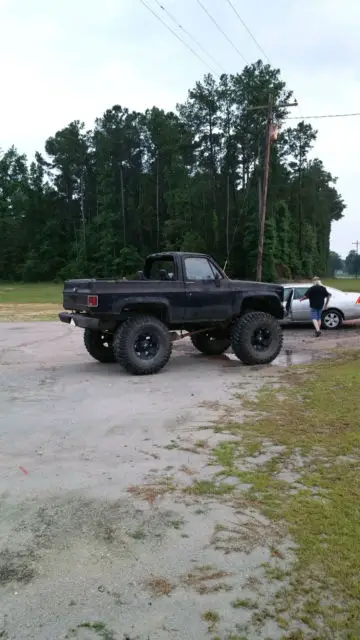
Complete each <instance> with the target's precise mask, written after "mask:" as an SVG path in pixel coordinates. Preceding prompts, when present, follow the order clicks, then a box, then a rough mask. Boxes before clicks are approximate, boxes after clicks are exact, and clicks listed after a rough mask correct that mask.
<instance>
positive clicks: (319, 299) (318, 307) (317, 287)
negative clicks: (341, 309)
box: [300, 276, 331, 337]
mask: <svg viewBox="0 0 360 640" xmlns="http://www.w3.org/2000/svg"><path fill="white" fill-rule="evenodd" d="M330 298H331V293H329V292H328V290H327V289H326V287H324V286H323V285H322V284H321V280H320V278H318V277H317V276H315V277H314V278H313V285H312V287H310V288H309V289H308V290H307V292H306V293H305V295H304V296H303V297H302V298H300V302H303V300H309V304H310V312H311V319H312V322H313V325H314V327H315V335H316V336H317V337H319V336H320V335H321V314H322V312H323V311H324V310H325V309H326V308H327V306H328V304H329V300H330Z"/></svg>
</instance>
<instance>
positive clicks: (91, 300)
mask: <svg viewBox="0 0 360 640" xmlns="http://www.w3.org/2000/svg"><path fill="white" fill-rule="evenodd" d="M97 306H98V297H97V296H88V307H97Z"/></svg>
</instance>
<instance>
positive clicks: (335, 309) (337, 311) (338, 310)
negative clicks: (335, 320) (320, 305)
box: [323, 307, 345, 320]
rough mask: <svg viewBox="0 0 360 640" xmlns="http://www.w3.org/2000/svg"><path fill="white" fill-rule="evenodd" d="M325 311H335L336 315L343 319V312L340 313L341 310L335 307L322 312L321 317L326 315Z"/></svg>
mask: <svg viewBox="0 0 360 640" xmlns="http://www.w3.org/2000/svg"><path fill="white" fill-rule="evenodd" d="M326 311H336V313H338V314H339V315H340V316H341V317H342V319H343V320H344V319H345V315H344V313H343V311H341V309H337V307H328V308H327V309H326V310H325V311H323V315H324V313H326Z"/></svg>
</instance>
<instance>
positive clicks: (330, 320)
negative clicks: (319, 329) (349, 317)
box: [323, 311, 340, 329]
mask: <svg viewBox="0 0 360 640" xmlns="http://www.w3.org/2000/svg"><path fill="white" fill-rule="evenodd" d="M323 323H324V325H325V327H327V328H328V329H336V327H338V326H339V324H340V318H339V315H338V314H337V313H335V312H334V311H330V312H329V313H326V314H325V315H324V319H323Z"/></svg>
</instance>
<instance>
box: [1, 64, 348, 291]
mask: <svg viewBox="0 0 360 640" xmlns="http://www.w3.org/2000/svg"><path fill="white" fill-rule="evenodd" d="M269 93H271V94H272V96H273V99H274V102H275V104H276V103H279V102H281V103H282V104H286V103H287V102H289V101H290V100H291V96H292V94H291V91H289V90H288V89H287V87H286V85H285V83H284V82H283V81H282V79H281V76H280V72H279V70H277V69H272V68H271V67H270V66H269V65H264V64H263V63H262V62H260V61H258V62H256V63H254V64H252V65H249V66H247V67H245V69H244V70H243V72H242V73H240V74H236V75H225V74H224V75H223V76H222V77H221V78H220V80H219V81H217V80H216V79H215V78H213V77H212V76H211V75H206V76H205V77H204V78H203V80H202V81H199V82H197V83H196V84H195V87H194V88H193V89H192V90H190V91H189V94H188V98H187V100H186V101H185V102H184V104H182V105H178V107H177V113H172V112H165V111H163V110H161V109H158V108H157V107H153V108H152V109H149V110H147V111H145V113H138V112H135V111H132V112H130V111H129V110H128V109H126V108H123V107H121V106H119V105H115V106H113V107H112V108H111V109H108V110H107V111H106V112H105V113H104V115H103V116H102V117H101V118H98V119H97V120H96V122H95V125H94V128H93V130H91V131H86V130H85V126H84V124H83V123H81V122H80V121H78V120H75V121H73V122H71V123H70V124H69V125H68V126H67V127H65V128H64V129H62V130H60V131H57V132H56V133H55V135H53V136H51V137H50V138H49V139H48V140H47V141H46V143H45V152H46V155H45V156H44V157H43V156H42V155H41V154H40V153H37V154H36V157H35V160H34V162H32V163H31V164H30V165H29V164H28V162H27V160H26V157H25V156H24V155H21V154H20V153H19V152H18V151H17V150H16V149H15V148H14V147H11V148H10V149H9V150H8V151H6V152H5V153H2V154H0V277H2V278H3V279H6V280H24V281H40V280H44V281H45V280H51V279H55V278H59V279H61V278H66V277H70V276H72V277H76V276H85V275H87V276H89V275H92V276H101V277H106V276H109V277H112V276H117V277H122V276H125V275H129V274H132V273H134V272H135V271H136V270H138V269H139V268H140V266H141V262H142V259H143V257H144V256H145V255H146V254H148V253H149V252H152V251H159V250H171V249H173V250H176V249H185V250H188V251H204V252H206V253H209V254H212V255H214V257H215V258H216V259H217V260H218V261H219V262H220V263H221V264H224V263H225V261H226V260H227V264H228V272H229V273H231V274H232V275H233V276H236V277H240V278H241V277H243V278H253V277H254V276H255V271H256V258H257V243H258V231H259V186H260V184H259V180H260V179H261V177H262V175H263V168H264V167H263V162H262V161H261V160H260V158H263V157H264V147H265V138H266V135H265V133H266V118H267V114H266V109H264V110H263V109H250V108H249V107H254V106H259V105H263V104H264V105H266V104H267V101H268V96H269ZM286 115H287V109H286V107H282V108H281V109H280V108H275V117H276V121H277V123H278V124H279V125H280V127H281V125H282V124H283V123H284V122H285V118H286ZM315 139H316V131H315V130H314V129H312V127H311V125H310V124H306V123H304V122H300V123H299V124H298V125H297V126H296V127H295V128H288V129H284V130H282V131H281V130H280V135H279V138H278V141H277V142H276V143H274V144H273V146H272V151H271V168H270V184H269V194H268V202H267V212H268V215H267V222H266V228H265V242H264V268H263V277H264V279H266V280H273V279H275V278H289V277H291V276H299V275H304V276H308V275H312V274H313V272H314V271H316V272H317V273H318V274H319V275H325V274H326V273H328V272H329V236H330V231H331V223H332V221H333V220H339V219H340V218H341V216H342V213H343V210H344V208H345V205H344V203H343V201H342V199H341V197H340V195H339V194H338V192H337V191H336V188H335V179H334V178H333V177H332V176H331V175H330V174H329V173H328V172H327V171H326V170H325V168H324V167H323V165H322V163H321V161H320V160H318V159H310V158H309V153H310V151H311V149H312V146H313V144H314V141H315ZM259 152H260V153H259ZM229 253H230V255H228V254H229ZM350 263H351V265H353V263H354V261H352V262H351V260H350V262H349V264H350ZM352 268H353V267H352ZM352 273H355V271H354V269H353V271H352Z"/></svg>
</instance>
